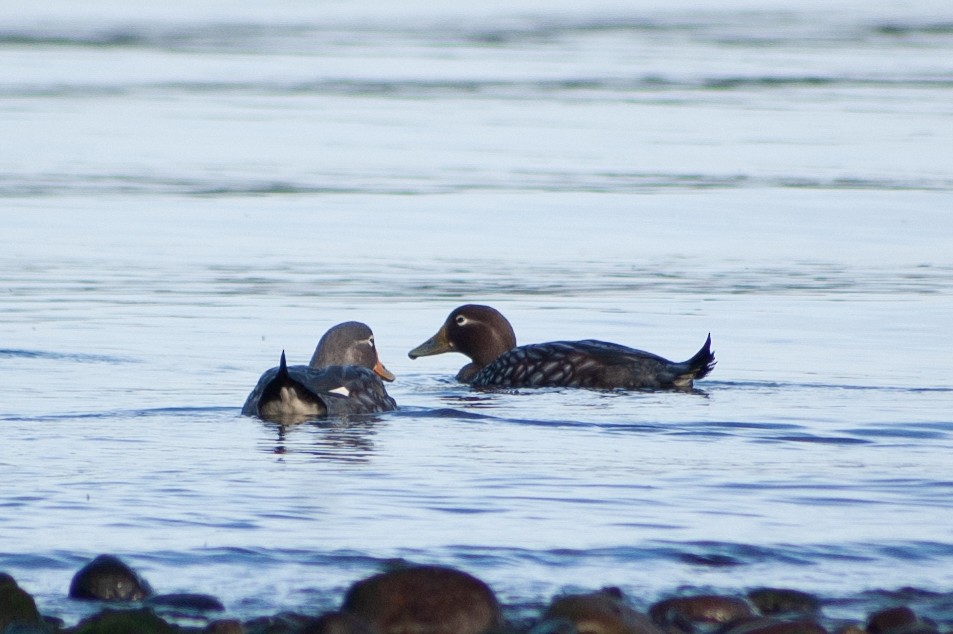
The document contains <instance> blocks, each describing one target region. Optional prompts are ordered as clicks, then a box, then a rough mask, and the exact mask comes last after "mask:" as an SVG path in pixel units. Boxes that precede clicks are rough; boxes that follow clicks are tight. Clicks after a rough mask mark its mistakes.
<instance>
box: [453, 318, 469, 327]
mask: <svg viewBox="0 0 953 634" xmlns="http://www.w3.org/2000/svg"><path fill="white" fill-rule="evenodd" d="M454 321H455V322H457V325H458V326H462V325H463V324H465V323H467V318H466V317H464V316H463V315H457V318H456V319H454Z"/></svg>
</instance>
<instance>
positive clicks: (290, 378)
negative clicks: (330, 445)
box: [242, 322, 397, 422]
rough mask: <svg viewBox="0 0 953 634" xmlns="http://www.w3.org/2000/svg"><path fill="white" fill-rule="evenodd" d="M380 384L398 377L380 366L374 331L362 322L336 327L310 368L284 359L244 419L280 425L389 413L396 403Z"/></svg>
mask: <svg viewBox="0 0 953 634" xmlns="http://www.w3.org/2000/svg"><path fill="white" fill-rule="evenodd" d="M381 379H383V380H386V381H393V380H394V375H393V374H391V373H390V371H389V370H387V368H385V367H384V365H383V364H382V363H381V362H380V359H379V358H378V356H377V348H376V347H375V345H374V335H373V333H372V332H371V329H370V328H368V327H367V326H366V325H365V324H362V323H360V322H345V323H343V324H338V325H337V326H334V327H333V328H331V329H330V330H328V332H327V333H325V335H324V336H323V337H322V338H321V341H320V342H318V346H317V348H316V349H315V352H314V355H313V356H312V358H311V363H310V364H309V365H292V366H289V365H288V364H287V362H286V360H285V353H284V352H282V353H281V359H280V362H279V364H278V366H277V367H274V368H270V369H269V370H266V371H265V372H264V374H262V375H261V378H260V379H259V380H258V384H257V385H256V386H255V388H254V389H253V390H252V391H251V393H250V394H249V395H248V398H247V399H245V404H244V406H243V407H242V414H244V415H246V416H257V417H259V418H263V419H266V420H274V421H278V422H300V421H303V420H306V419H311V418H321V417H326V416H330V417H338V416H348V415H355V414H374V413H378V412H387V411H390V410H393V409H395V408H396V407H397V403H396V402H395V401H394V399H393V398H391V396H390V395H389V394H388V393H387V390H386V388H385V387H384V384H383V382H382V381H381Z"/></svg>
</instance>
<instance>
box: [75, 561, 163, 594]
mask: <svg viewBox="0 0 953 634" xmlns="http://www.w3.org/2000/svg"><path fill="white" fill-rule="evenodd" d="M151 594H152V588H151V587H149V584H148V583H147V582H146V581H145V579H143V578H142V577H140V576H139V575H138V574H137V573H136V572H135V571H134V570H133V569H132V568H130V567H129V566H127V565H126V564H124V563H123V562H122V561H121V560H120V559H119V558H118V557H114V556H112V555H100V556H98V557H96V559H94V560H92V561H91V562H89V563H88V564H86V565H85V566H83V568H82V569H80V571H79V572H77V573H76V574H75V575H74V576H73V581H72V582H71V583H70V586H69V596H70V597H72V598H74V599H98V600H100V601H140V600H142V599H145V598H146V597H148V596H150V595H151Z"/></svg>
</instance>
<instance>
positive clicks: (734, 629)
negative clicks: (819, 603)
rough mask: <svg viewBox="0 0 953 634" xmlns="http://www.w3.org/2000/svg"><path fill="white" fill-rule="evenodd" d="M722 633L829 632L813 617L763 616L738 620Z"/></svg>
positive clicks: (791, 633)
mask: <svg viewBox="0 0 953 634" xmlns="http://www.w3.org/2000/svg"><path fill="white" fill-rule="evenodd" d="M721 634H827V630H826V629H825V628H824V627H823V626H821V625H820V624H819V623H817V622H816V621H814V620H812V619H795V620H791V621H786V620H781V619H774V618H768V617H761V618H753V619H749V620H746V621H741V622H738V623H736V624H735V625H732V626H731V627H729V628H728V629H726V630H723V631H722V633H721Z"/></svg>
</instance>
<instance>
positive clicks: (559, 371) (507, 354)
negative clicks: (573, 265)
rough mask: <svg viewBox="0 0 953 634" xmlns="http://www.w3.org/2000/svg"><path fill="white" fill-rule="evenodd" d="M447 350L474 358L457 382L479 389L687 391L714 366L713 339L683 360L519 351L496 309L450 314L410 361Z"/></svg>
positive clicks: (553, 349) (551, 349)
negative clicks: (550, 388)
mask: <svg viewBox="0 0 953 634" xmlns="http://www.w3.org/2000/svg"><path fill="white" fill-rule="evenodd" d="M444 352H460V353H462V354H464V355H466V356H468V357H469V358H470V359H471V361H472V362H471V363H468V364H467V365H465V366H464V367H463V368H462V369H461V370H460V372H459V373H457V380H458V381H461V382H463V383H469V384H471V385H476V386H499V387H588V388H601V389H611V388H625V389H688V388H691V387H692V385H693V383H694V381H695V379H701V378H703V377H705V376H707V375H708V373H709V372H711V370H712V368H713V367H714V366H715V356H714V354H712V352H711V336H710V335H709V337H708V339H707V340H706V341H705V345H703V346H702V348H701V349H700V350H699V351H698V352H697V353H696V354H695V356H693V357H692V358H691V359H689V360H687V361H682V362H675V361H669V360H668V359H665V358H663V357H660V356H658V355H656V354H652V353H651V352H645V351H644V350H636V349H635V348H629V347H627V346H622V345H619V344H616V343H608V342H605V341H597V340H595V339H586V340H583V341H553V342H550V343H537V344H531V345H526V346H519V347H517V346H516V335H515V334H514V332H513V327H512V326H511V325H510V322H509V321H507V319H506V318H505V317H504V316H503V315H502V314H500V312H499V311H497V310H496V309H494V308H491V307H489V306H480V305H476V304H467V305H465V306H460V307H459V308H457V309H456V310H454V311H453V312H452V313H450V316H449V317H447V320H446V321H445V322H444V324H443V326H441V327H440V330H439V331H438V332H437V334H435V335H434V336H433V337H431V338H430V339H428V340H427V341H425V342H424V343H422V344H421V345H419V346H417V347H416V348H414V349H413V350H411V351H410V358H411V359H416V358H417V357H423V356H428V355H434V354H441V353H444Z"/></svg>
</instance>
